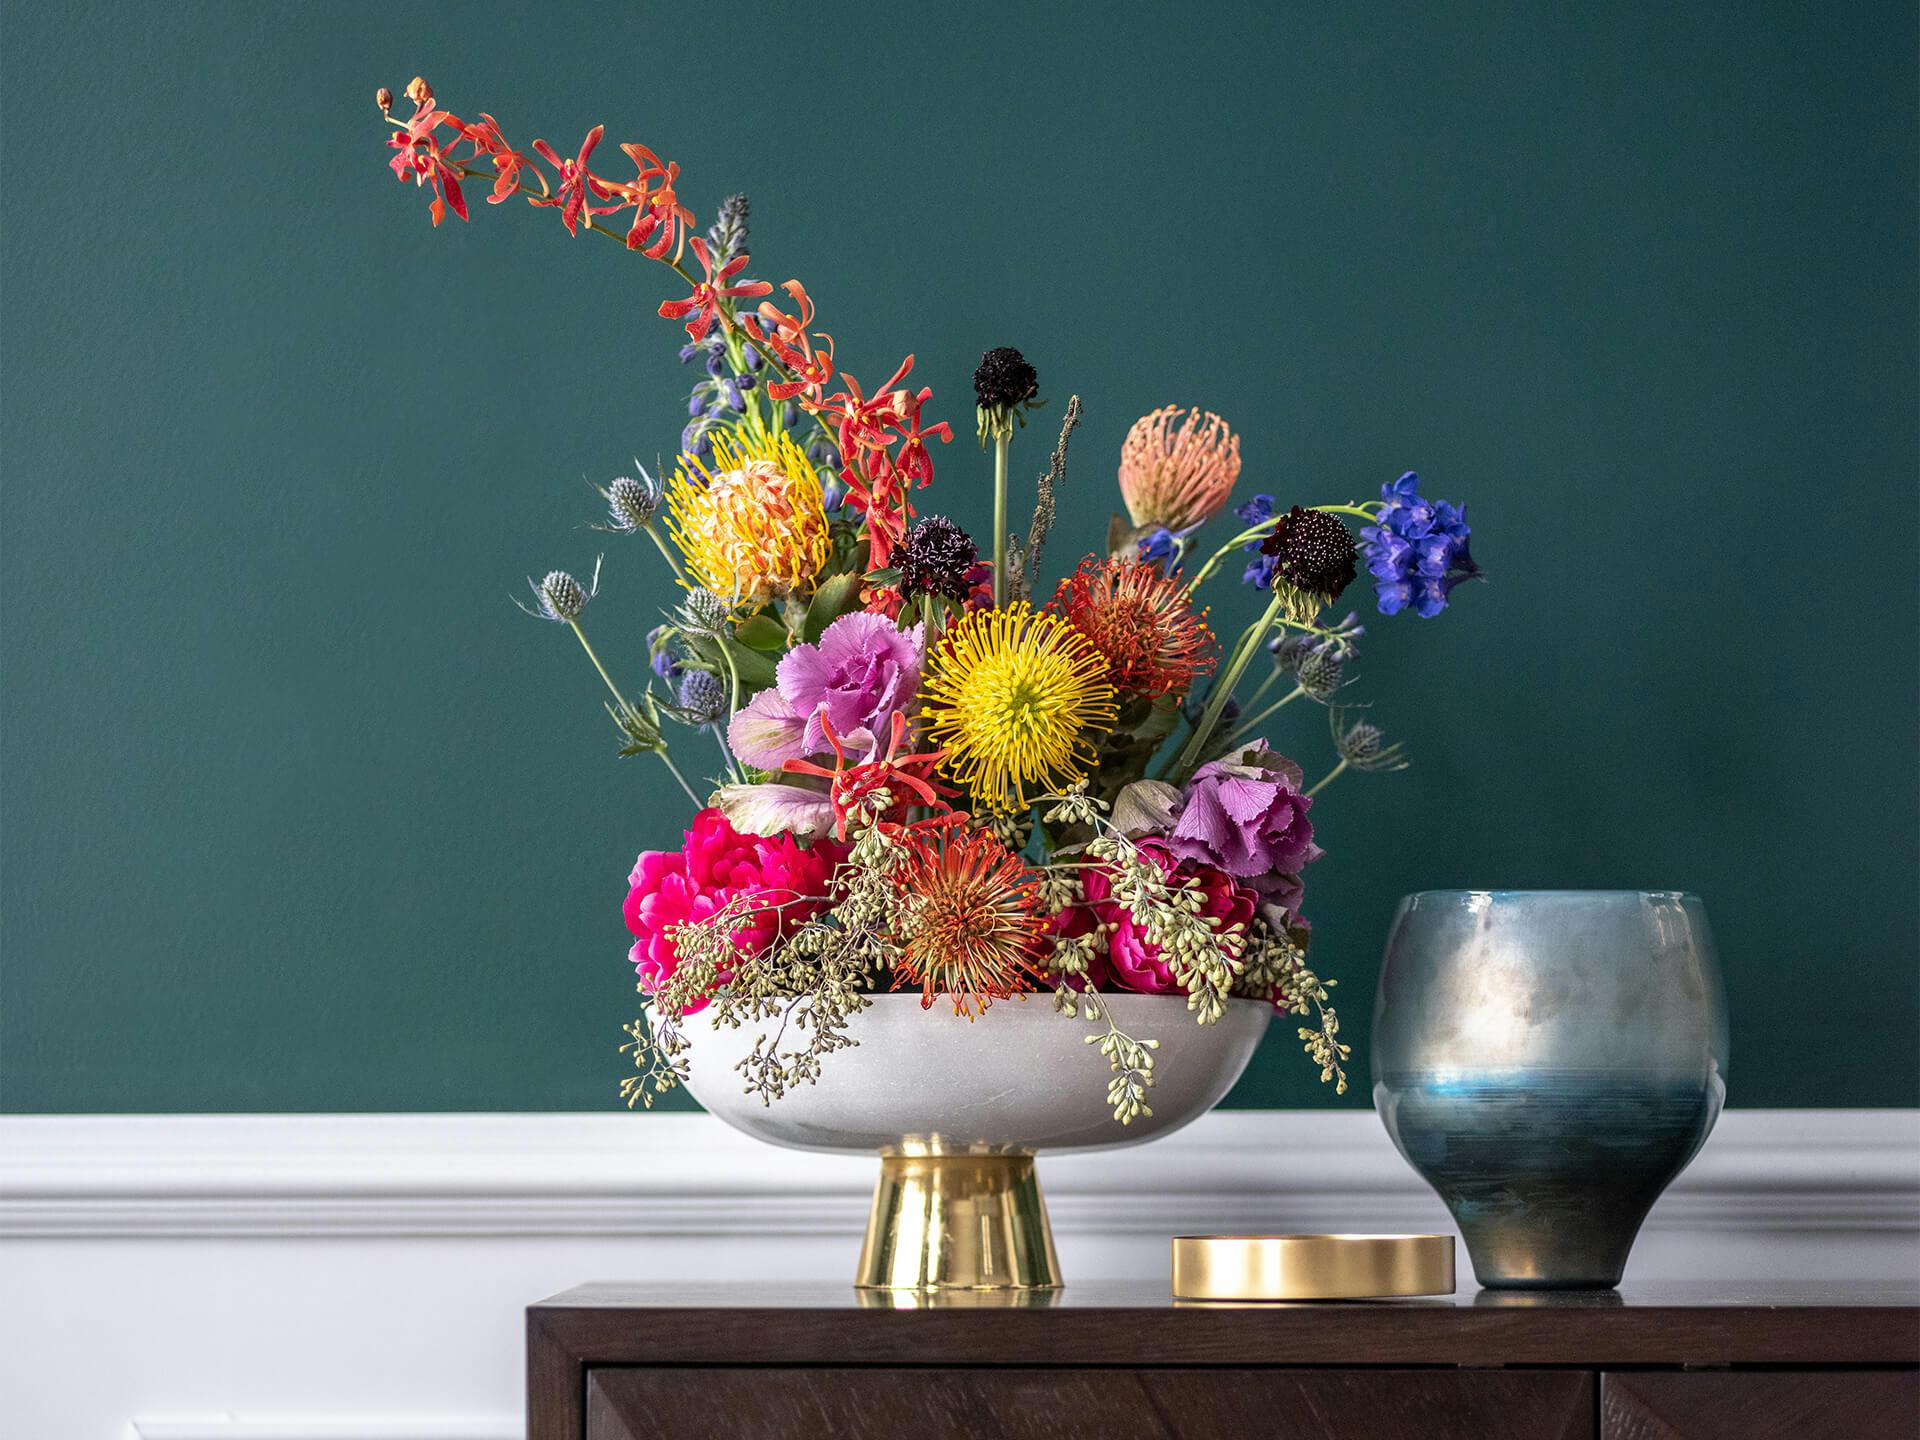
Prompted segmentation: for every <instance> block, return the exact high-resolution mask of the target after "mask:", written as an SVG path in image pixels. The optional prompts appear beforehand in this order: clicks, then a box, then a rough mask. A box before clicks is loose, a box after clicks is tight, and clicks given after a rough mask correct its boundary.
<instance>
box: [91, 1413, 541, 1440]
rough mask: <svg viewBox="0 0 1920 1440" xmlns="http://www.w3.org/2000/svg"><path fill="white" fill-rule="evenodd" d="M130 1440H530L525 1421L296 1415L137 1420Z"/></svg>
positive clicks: (494, 1417) (487, 1417)
mask: <svg viewBox="0 0 1920 1440" xmlns="http://www.w3.org/2000/svg"><path fill="white" fill-rule="evenodd" d="M128 1432H129V1440H525V1436H526V1433H527V1428H526V1424H525V1422H524V1421H523V1420H521V1419H520V1417H519V1416H517V1415H515V1416H491V1417H489V1416H473V1417H468V1416H460V1415H453V1416H448V1417H446V1418H444V1419H442V1418H439V1417H429V1418H426V1419H406V1418H395V1417H391V1416H378V1415H375V1416H367V1417H364V1418H362V1417H357V1416H346V1417H340V1416H311V1417H302V1416H297V1415H296V1416H291V1417H283V1418H280V1419H272V1420H269V1419H250V1418H248V1417H246V1416H244V1415H209V1416H205V1417H202V1418H193V1417H189V1418H186V1419H180V1420H135V1421H134V1422H133V1423H132V1424H131V1425H130V1426H129V1427H128Z"/></svg>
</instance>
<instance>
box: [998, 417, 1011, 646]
mask: <svg viewBox="0 0 1920 1440" xmlns="http://www.w3.org/2000/svg"><path fill="white" fill-rule="evenodd" d="M1012 444H1013V437H1012V436H1011V435H1004V434H1002V435H995V436H994V437H993V608H994V609H996V610H998V609H1000V608H1001V607H1002V606H1004V605H1005V604H1006V603H1007V450H1008V448H1009V447H1010V446H1011V445H1012Z"/></svg>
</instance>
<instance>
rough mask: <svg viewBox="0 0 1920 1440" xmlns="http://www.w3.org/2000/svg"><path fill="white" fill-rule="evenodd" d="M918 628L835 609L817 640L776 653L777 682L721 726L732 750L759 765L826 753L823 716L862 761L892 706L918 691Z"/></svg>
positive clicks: (897, 707)
mask: <svg viewBox="0 0 1920 1440" xmlns="http://www.w3.org/2000/svg"><path fill="white" fill-rule="evenodd" d="M921 634H922V631H921V629H920V627H918V626H916V627H915V628H914V629H912V630H909V631H901V630H897V629H895V628H894V624H893V622H892V621H891V620H889V619H887V618H886V616H884V615H869V614H866V613H865V612H863V611H855V612H854V613H852V614H850V615H842V616H841V617H840V618H839V619H838V620H835V621H834V622H833V623H832V624H831V625H829V626H827V628H826V632H825V633H824V634H823V635H821V637H820V643H819V644H818V645H796V646H794V647H793V648H792V649H791V650H789V651H788V652H787V653H786V655H785V656H783V657H782V658H781V661H780V668H779V671H778V674H779V683H778V684H777V685H776V686H775V687H774V688H773V689H771V690H762V691H761V692H760V693H759V694H758V695H755V696H754V697H753V699H752V700H750V701H748V702H747V704H746V705H745V707H743V708H742V709H741V710H740V712H739V713H738V714H737V715H735V716H734V717H733V722H732V724H730V725H729V726H728V727H727V738H728V739H729V740H730V741H732V743H733V753H734V754H736V755H738V756H739V757H740V758H741V759H742V760H744V761H745V762H746V763H747V764H749V765H753V766H757V767H758V768H760V769H762V770H778V769H779V768H780V767H781V766H782V765H784V764H785V763H786V762H787V761H789V760H800V759H804V758H805V757H807V756H809V755H823V754H825V753H826V751H827V748H828V747H827V736H826V729H825V726H824V724H823V721H831V722H832V724H833V732H834V734H836V735H837V736H839V737H840V743H841V744H842V745H843V746H844V747H845V748H846V752H847V755H848V757H849V758H850V759H853V760H855V761H858V760H864V759H868V758H870V757H871V756H872V755H873V752H874V751H875V749H876V748H878V746H879V745H880V743H881V741H882V740H883V738H884V737H885V735H886V732H887V725H888V722H889V721H890V720H892V718H893V715H894V712H895V711H896V710H904V709H905V708H906V707H907V705H908V704H909V703H910V702H911V701H912V700H913V697H914V695H915V694H916V693H917V692H918V691H919V689H920V660H921Z"/></svg>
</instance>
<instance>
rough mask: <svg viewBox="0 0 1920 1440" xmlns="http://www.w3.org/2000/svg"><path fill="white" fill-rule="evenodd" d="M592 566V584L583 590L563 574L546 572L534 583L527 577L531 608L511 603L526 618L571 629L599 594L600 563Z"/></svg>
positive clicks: (596, 562)
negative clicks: (525, 615)
mask: <svg viewBox="0 0 1920 1440" xmlns="http://www.w3.org/2000/svg"><path fill="white" fill-rule="evenodd" d="M604 558H605V557H604V556H602V557H599V558H597V559H595V560H594V562H593V581H592V583H591V584H589V585H587V586H584V587H583V586H582V585H581V584H580V582H579V581H578V580H576V579H574V578H573V576H571V575H569V574H568V573H567V572H566V571H564V570H549V571H548V572H547V574H546V578H545V579H542V580H535V579H534V578H533V577H532V576H531V575H529V576H528V577H527V584H528V586H529V587H531V589H532V590H533V599H534V604H533V605H531V606H530V605H528V604H526V603H525V602H524V601H521V600H515V601H514V602H513V603H514V604H516V605H518V606H519V607H520V608H521V609H522V610H525V611H526V612H527V614H529V615H531V616H533V618H534V619H536V620H551V621H553V622H554V623H555V624H556V625H571V624H573V623H574V621H576V620H578V619H579V618H580V612H581V611H582V610H585V609H586V608H587V602H588V601H589V600H591V599H593V597H594V596H596V595H598V594H599V593H600V560H601V559H604Z"/></svg>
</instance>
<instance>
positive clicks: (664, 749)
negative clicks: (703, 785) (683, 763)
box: [653, 745, 700, 808]
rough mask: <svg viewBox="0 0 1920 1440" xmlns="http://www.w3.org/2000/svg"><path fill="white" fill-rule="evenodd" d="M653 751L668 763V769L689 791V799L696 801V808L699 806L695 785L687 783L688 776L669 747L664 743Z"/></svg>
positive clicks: (685, 789) (682, 786) (681, 785)
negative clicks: (674, 758)
mask: <svg viewBox="0 0 1920 1440" xmlns="http://www.w3.org/2000/svg"><path fill="white" fill-rule="evenodd" d="M653 753H654V754H656V755H658V756H659V757H660V759H661V760H662V761H663V762H664V763H665V764H666V767H667V769H669V770H671V771H672V772H673V778H674V779H676V780H678V781H679V782H680V788H681V789H682V790H684V791H686V792H687V799H689V800H691V801H692V802H693V803H694V806H695V808H698V807H699V805H700V797H699V796H698V795H696V794H694V793H693V786H691V785H689V784H688V783H687V777H686V776H684V775H682V774H681V773H680V767H679V766H678V765H676V764H674V763H673V756H671V755H669V754H668V753H667V747H666V746H665V745H662V746H661V747H660V748H659V749H658V750H656V751H654V752H653Z"/></svg>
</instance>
